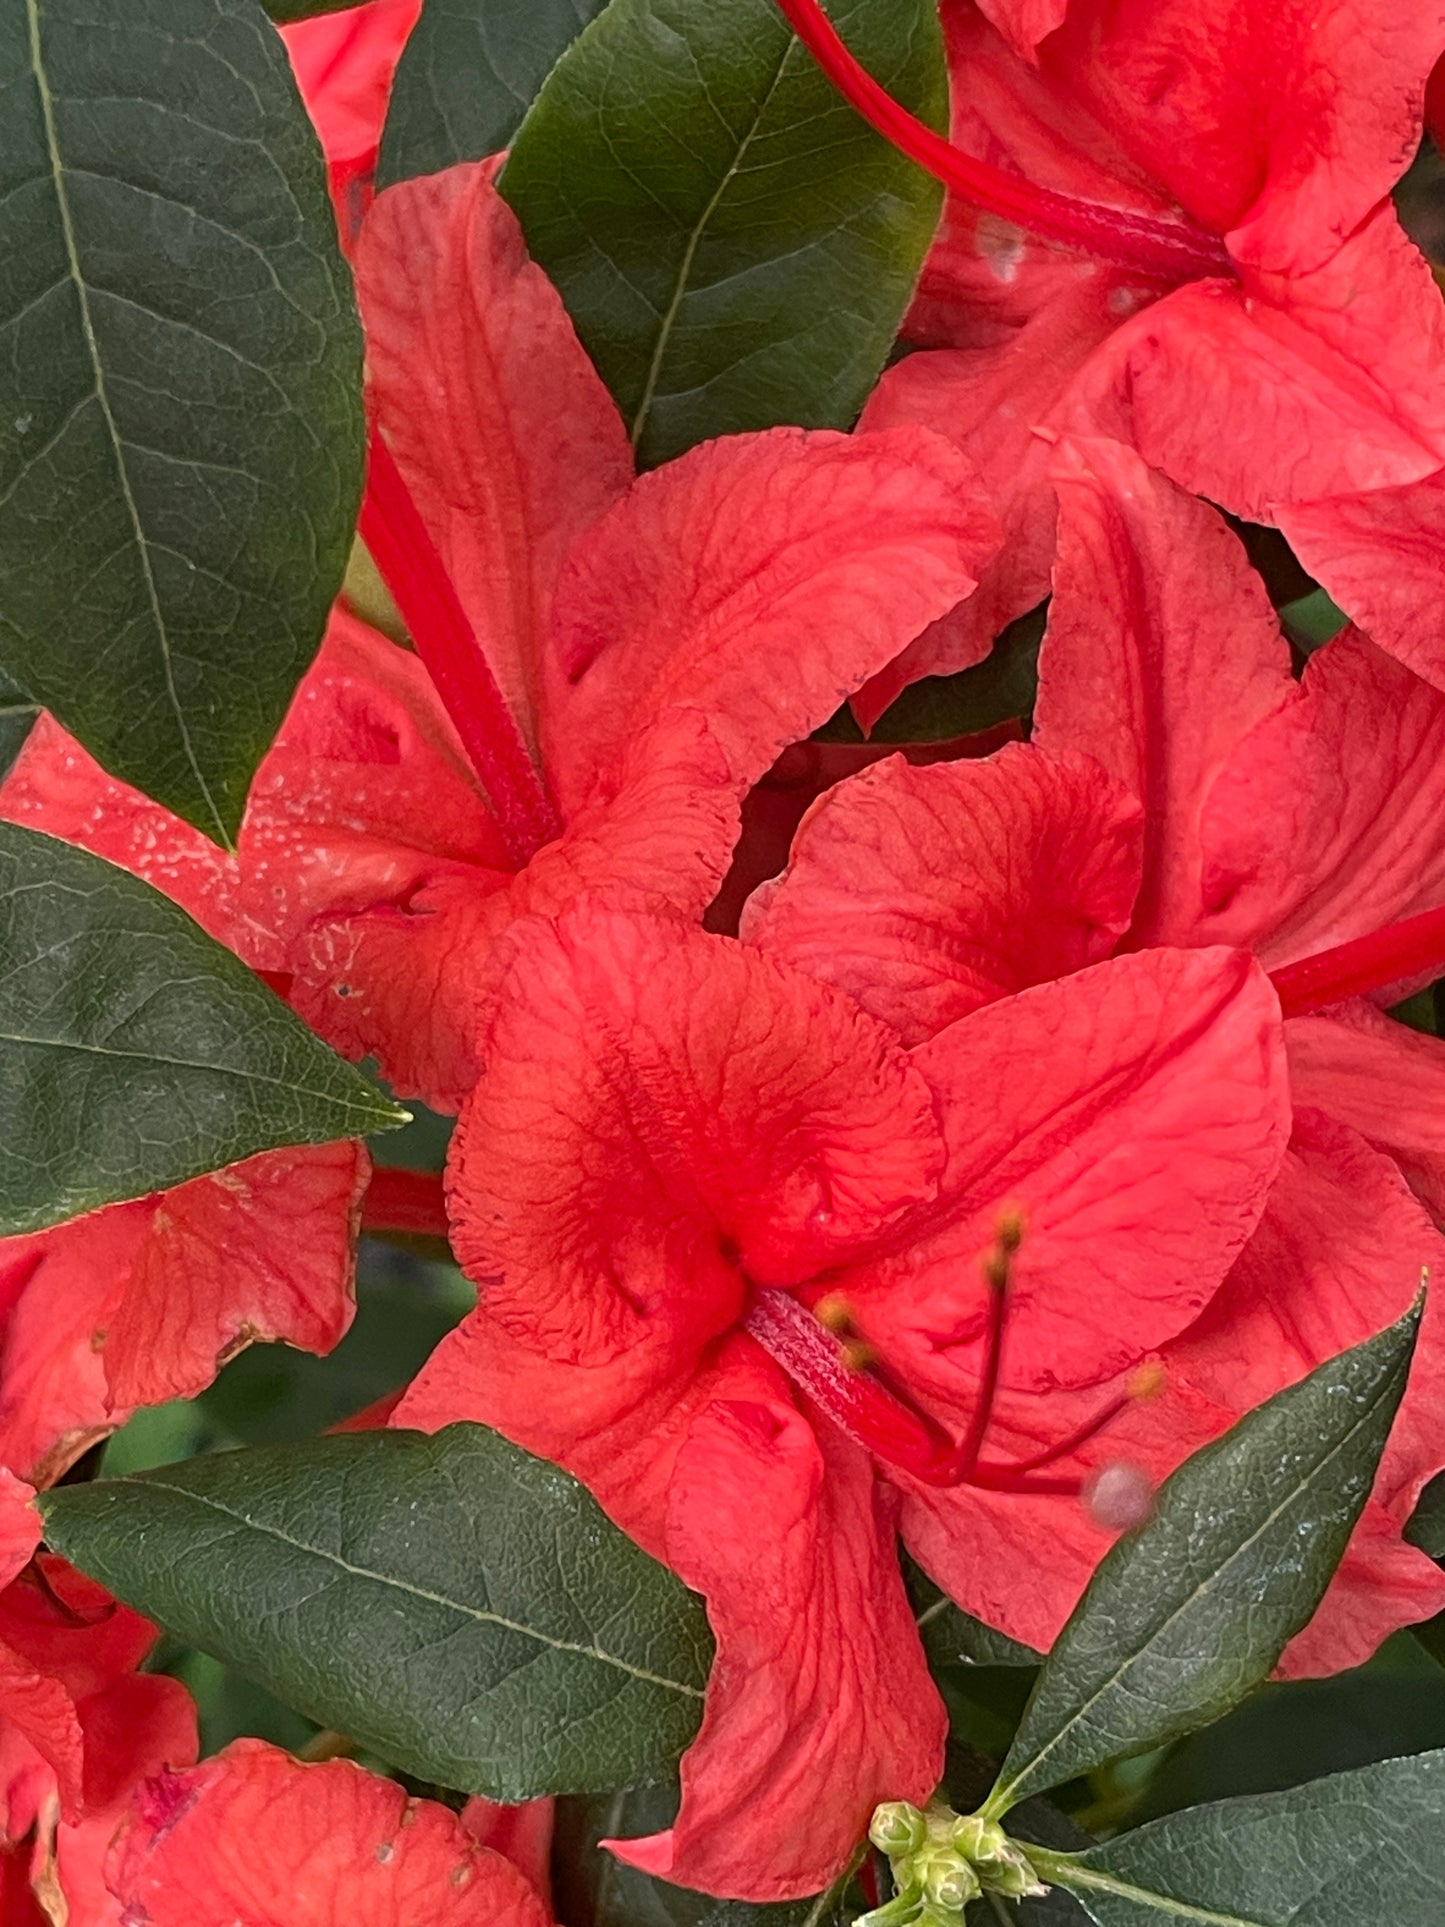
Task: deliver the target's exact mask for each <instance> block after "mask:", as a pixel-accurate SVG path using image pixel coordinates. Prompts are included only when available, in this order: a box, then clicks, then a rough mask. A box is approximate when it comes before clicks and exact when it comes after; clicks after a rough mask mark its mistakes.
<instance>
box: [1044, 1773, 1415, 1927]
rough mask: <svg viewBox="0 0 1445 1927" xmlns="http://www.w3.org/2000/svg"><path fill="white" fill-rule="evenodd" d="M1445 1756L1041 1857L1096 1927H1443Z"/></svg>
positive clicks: (1210, 1809)
mask: <svg viewBox="0 0 1445 1927" xmlns="http://www.w3.org/2000/svg"><path fill="white" fill-rule="evenodd" d="M1442 1814H1445V1752H1441V1753H1422V1754H1418V1755H1416V1757H1415V1758H1413V1759H1408V1760H1386V1761H1384V1762H1383V1763H1382V1764H1381V1765H1379V1766H1367V1767H1362V1768H1360V1770H1359V1771H1358V1772H1355V1773H1338V1774H1335V1775H1334V1776H1333V1777H1332V1778H1330V1779H1327V1780H1314V1781H1312V1782H1311V1783H1310V1784H1309V1785H1308V1786H1302V1787H1293V1788H1291V1789H1290V1790H1289V1791H1288V1792H1286V1793H1270V1794H1264V1795H1262V1796H1257V1797H1255V1798H1253V1799H1243V1800H1221V1801H1220V1802H1219V1803H1218V1804H1217V1805H1215V1806H1207V1807H1191V1808H1190V1809H1189V1810H1188V1811H1187V1812H1185V1813H1175V1814H1171V1815H1170V1816H1169V1817H1168V1818H1167V1819H1165V1820H1155V1821H1153V1822H1152V1823H1151V1824H1150V1825H1149V1826H1147V1827H1140V1828H1138V1829H1137V1830H1136V1831H1135V1832H1132V1833H1122V1834H1120V1835H1119V1836H1118V1837H1117V1838H1116V1839H1114V1840H1110V1841H1109V1842H1108V1843H1107V1844H1106V1845H1104V1846H1102V1847H1091V1848H1090V1849H1089V1851H1088V1852H1087V1853H1084V1854H1081V1855H1080V1856H1079V1857H1078V1858H1077V1859H1073V1858H1069V1857H1065V1856H1062V1855H1061V1856H1058V1857H1057V1858H1056V1857H1054V1856H1046V1857H1045V1861H1044V1864H1043V1865H1041V1867H1040V1871H1041V1872H1042V1874H1043V1876H1044V1878H1045V1879H1046V1880H1059V1881H1062V1882H1065V1883H1066V1884H1067V1885H1069V1886H1070V1887H1072V1888H1073V1890H1074V1891H1075V1892H1076V1893H1077V1894H1078V1895H1079V1896H1080V1897H1081V1899H1083V1901H1084V1903H1085V1905H1086V1906H1087V1907H1088V1910H1089V1912H1090V1913H1091V1914H1092V1915H1093V1917H1094V1919H1095V1920H1096V1921H1097V1922H1098V1923H1099V1927H1191V1924H1192V1923H1198V1927H1344V1923H1346V1922H1348V1923H1351V1924H1352V1927H1354V1924H1355V1923H1358V1924H1359V1927H1366V1924H1368V1927H1439V1923H1440V1922H1441V1921H1442V1920H1445V1825H1442V1824H1441V1816H1442Z"/></svg>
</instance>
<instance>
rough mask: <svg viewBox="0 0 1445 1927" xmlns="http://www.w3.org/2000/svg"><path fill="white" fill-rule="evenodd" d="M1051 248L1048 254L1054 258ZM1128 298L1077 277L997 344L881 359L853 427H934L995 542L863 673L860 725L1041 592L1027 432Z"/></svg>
mask: <svg viewBox="0 0 1445 1927" xmlns="http://www.w3.org/2000/svg"><path fill="white" fill-rule="evenodd" d="M1055 258H1057V257H1055ZM1121 304H1123V305H1122V312H1123V313H1131V312H1132V311H1133V306H1134V302H1133V298H1132V296H1131V295H1130V293H1129V290H1128V289H1127V288H1126V287H1125V286H1124V285H1123V283H1122V282H1121V281H1120V280H1119V279H1118V278H1117V277H1111V276H1104V275H1091V276H1089V277H1087V278H1086V279H1085V280H1084V281H1083V282H1079V281H1078V279H1077V277H1074V278H1072V279H1071V280H1070V282H1069V284H1068V285H1067V286H1066V287H1065V288H1064V289H1063V290H1062V291H1061V292H1060V293H1059V294H1058V295H1057V296H1056V297H1055V298H1054V299H1052V300H1050V301H1049V302H1048V303H1047V304H1046V305H1045V306H1043V307H1042V308H1041V309H1040V310H1039V311H1038V312H1037V313H1035V314H1033V315H1031V316H1030V317H1029V319H1028V320H1027V321H1026V322H1025V323H1024V324H1023V326H1021V327H1019V328H1017V329H1013V330H1010V331H1009V332H1008V333H1007V334H1006V335H1005V337H1004V339H1003V340H1002V341H1000V342H997V343H995V342H993V341H988V342H983V343H980V344H978V345H977V346H973V347H968V348H961V349H958V350H954V351H948V350H940V351H939V352H938V353H936V354H914V355H908V356H907V357H905V359H904V360H902V361H901V362H899V363H898V364H897V366H896V367H893V368H890V369H888V371H887V372H886V373H885V374H884V376H883V378H882V380H881V381H880V382H879V384H878V386H877V388H876V389H875V390H874V392H873V395H872V398H871V399H870V401H869V403H868V406H867V408H866V409H865V410H864V414H863V420H862V423H861V427H862V428H863V429H864V430H865V431H871V430H874V429H879V428H893V427H898V426H900V425H903V424H906V423H910V422H912V423H918V424H921V425H923V426H925V427H929V428H934V429H937V430H938V431H939V432H940V433H941V434H944V435H946V436H947V437H948V439H949V440H950V441H951V442H953V443H954V445H955V446H956V447H957V448H959V449H960V450H961V451H962V452H963V454H965V455H966V456H967V457H968V459H969V461H970V462H972V463H973V464H974V466H975V468H976V469H977V470H978V476H979V487H980V491H981V499H982V500H983V501H984V502H986V503H987V505H988V507H989V508H990V509H991V510H992V512H993V513H994V514H995V515H996V516H997V517H998V519H999V522H1000V524H1001V526H1002V528H1003V544H1002V547H1001V548H1000V549H999V552H998V555H997V557H996V558H995V559H994V560H993V561H991V562H989V563H988V564H987V565H986V566H985V567H984V568H983V570H982V571H981V573H980V576H979V584H978V588H977V589H976V590H975V592H974V593H973V594H972V595H971V596H969V597H968V598H967V599H966V600H965V601H964V602H961V603H960V604H959V606H958V607H957V608H956V609H954V610H952V611H951V612H950V613H949V614H948V615H947V616H945V617H943V618H942V619H941V620H940V621H939V622H936V623H934V624H933V625H932V626H931V627H930V628H928V629H926V630H924V632H923V634H922V635H921V636H919V637H918V639H917V641H916V642H914V643H912V644H910V646H909V647H908V648H907V649H906V650H905V651H904V652H903V654H902V655H901V656H899V657H898V658H897V659H896V660H895V661H893V662H891V663H890V664H889V665H888V666H887V668H885V669H882V670H880V671H879V673H878V674H877V675H876V676H874V677H873V678H872V679H871V681H870V682H869V683H868V684H867V686H866V687H865V688H864V689H863V690H862V691H861V693H860V694H859V695H858V696H856V697H855V698H854V701H853V711H854V714H855V715H856V716H857V717H858V720H859V722H860V723H862V725H863V726H864V728H868V727H870V726H871V724H872V723H874V722H875V721H876V720H877V718H878V717H879V715H881V714H882V712H883V710H884V709H886V708H887V706H888V704H889V703H890V702H892V700H893V698H894V697H895V696H896V695H897V694H898V692H899V691H900V690H901V689H903V688H905V687H906V686H907V685H908V684H909V683H910V682H913V681H915V680H916V679H917V678H918V677H919V676H940V675H951V674H952V673H953V672H954V671H955V670H959V669H967V668H968V667H969V666H970V664H972V663H975V662H977V661H979V660H980V659H981V658H982V657H983V656H985V655H986V654H987V653H988V650H989V648H990V646H991V644H992V642H993V639H994V637H995V636H997V635H998V634H999V633H1000V632H1001V631H1002V630H1003V629H1004V628H1006V627H1007V625H1008V624H1009V623H1010V622H1012V621H1013V620H1014V618H1015V617H1016V616H1021V615H1023V614H1024V613H1025V612H1026V611H1027V610H1029V609H1032V608H1034V607H1035V606H1036V605H1037V604H1038V603H1040V602H1041V601H1042V600H1043V598H1044V597H1045V596H1046V595H1047V594H1048V591H1049V568H1050V565H1051V563H1052V562H1053V557H1054V493H1053V489H1052V486H1051V485H1050V482H1049V478H1048V468H1049V462H1050V459H1051V457H1052V454H1053V446H1052V437H1049V438H1047V439H1046V438H1045V437H1044V436H1043V435H1040V434H1038V433H1036V432H1035V431H1036V428H1037V427H1038V425H1039V424H1041V423H1043V422H1046V421H1047V420H1048V418H1049V416H1050V415H1052V414H1053V412H1054V410H1055V408H1056V407H1057V406H1058V404H1059V402H1060V400H1061V398H1062V396H1063V395H1064V394H1065V392H1066V391H1067V389H1068V386H1069V384H1070V383H1071V382H1072V380H1073V379H1074V376H1075V375H1076V374H1077V373H1078V371H1079V368H1080V367H1081V365H1082V364H1083V363H1084V362H1085V361H1086V360H1087V358H1088V356H1089V355H1090V354H1091V353H1092V352H1093V350H1094V349H1095V348H1096V347H1098V345H1099V344H1100V343H1101V342H1102V341H1103V340H1104V339H1105V338H1106V337H1107V336H1108V335H1109V334H1110V333H1112V331H1113V330H1114V329H1115V328H1116V327H1117V326H1118V323H1119V319H1120V312H1121Z"/></svg>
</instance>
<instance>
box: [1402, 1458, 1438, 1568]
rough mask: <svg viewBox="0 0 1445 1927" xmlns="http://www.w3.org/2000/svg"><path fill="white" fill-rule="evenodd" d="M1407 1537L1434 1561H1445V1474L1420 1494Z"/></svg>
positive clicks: (1406, 1528)
mask: <svg viewBox="0 0 1445 1927" xmlns="http://www.w3.org/2000/svg"><path fill="white" fill-rule="evenodd" d="M1405 1537H1406V1538H1407V1539H1408V1540H1409V1542H1410V1544H1411V1545H1412V1546H1418V1547H1419V1548H1420V1550H1421V1552H1428V1553H1429V1555H1430V1557H1431V1558H1432V1559H1440V1560H1445V1472H1441V1473H1439V1474H1437V1476H1436V1477H1435V1478H1433V1479H1432V1480H1431V1481H1430V1483H1429V1485H1427V1486H1426V1488H1425V1490H1424V1491H1423V1492H1422V1493H1421V1494H1420V1499H1419V1503H1418V1504H1417V1505H1416V1507H1415V1510H1414V1512H1413V1513H1411V1515H1410V1523H1409V1524H1408V1525H1407V1526H1406V1527H1405Z"/></svg>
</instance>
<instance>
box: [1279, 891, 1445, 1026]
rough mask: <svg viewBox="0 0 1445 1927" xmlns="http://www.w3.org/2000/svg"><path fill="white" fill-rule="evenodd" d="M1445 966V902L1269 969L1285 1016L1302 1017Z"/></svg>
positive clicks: (1439, 969) (1437, 970) (1436, 970)
mask: <svg viewBox="0 0 1445 1927" xmlns="http://www.w3.org/2000/svg"><path fill="white" fill-rule="evenodd" d="M1442 970H1445V906H1442V907H1441V908H1440V909H1438V910H1426V911H1424V912H1423V913H1422V914H1421V915H1420V916H1418V917H1406V918H1405V920H1404V922H1403V923H1392V924H1388V925H1387V926H1386V927H1385V929H1383V930H1372V931H1371V932H1370V934H1369V936H1368V937H1356V938H1354V939H1353V941H1352V942H1350V943H1340V944H1336V945H1335V946H1334V948H1333V949H1331V950H1321V951H1319V952H1318V953H1317V955H1315V956H1313V957H1305V958H1303V959H1302V960H1301V961H1300V962H1299V963H1292V964H1286V965H1285V966H1284V968H1283V969H1282V970H1272V971H1271V972H1270V982H1271V983H1272V984H1273V985H1274V987H1275V989H1276V990H1277V991H1278V993H1279V1002H1280V1008H1281V1010H1282V1011H1283V1012H1284V1014H1285V1016H1286V1017H1305V1016H1308V1014H1309V1013H1310V1012H1311V1011H1312V1010H1324V1009H1325V1008H1326V1007H1327V1006H1328V1005H1330V1004H1338V1003H1341V1002H1343V1000H1344V999H1345V998H1346V997H1363V996H1367V995H1368V994H1369V993H1370V992H1371V991H1374V990H1383V989H1385V987H1386V986H1387V985H1388V984H1396V983H1399V982H1400V981H1401V979H1402V978H1406V977H1416V976H1419V975H1420V974H1421V973H1422V972H1423V971H1430V972H1432V973H1435V974H1438V973H1439V972H1441V971H1442Z"/></svg>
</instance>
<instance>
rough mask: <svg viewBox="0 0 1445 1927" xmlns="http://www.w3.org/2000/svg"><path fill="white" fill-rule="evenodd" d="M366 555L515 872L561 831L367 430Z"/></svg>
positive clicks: (395, 479) (451, 592) (380, 447)
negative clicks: (467, 760)
mask: <svg viewBox="0 0 1445 1927" xmlns="http://www.w3.org/2000/svg"><path fill="white" fill-rule="evenodd" d="M361 539H362V541H363V542H365V544H366V546H367V548H368V549H370V551H371V555H372V559H373V561H374V562H375V563H376V566H377V568H378V569H379V570H380V571H381V574H382V577H383V579H384V581H385V583H386V586H387V588H388V589H390V591H391V593H392V595H393V596H394V597H395V599H396V606H397V608H398V609H400V611H401V614H402V619H403V621H404V622H405V623H406V626H407V628H408V629H409V630H410V631H411V639H412V641H413V642H414V643H415V644H416V653H417V654H418V655H419V656H420V657H421V659H422V661H423V663H424V664H425V665H426V669H427V673H428V674H429V675H430V677H431V679H432V681H433V682H434V683H435V685H436V690H437V694H438V695H439V696H440V697H441V699H442V701H443V703H444V704H445V705H446V709H447V714H448V715H449V716H450V717H451V719H452V721H453V722H454V723H455V724H456V728H457V734H458V735H459V736H460V737H461V739H462V745H463V747H464V748H465V750H466V752H467V755H468V756H469V757H470V758H471V762H472V767H473V769H475V771H476V772H477V776H478V779H479V780H480V782H481V785H482V788H483V789H484V790H485V791H486V795H487V801H488V802H489V803H490V805H491V808H492V813H493V815H494V816H495V817H496V820H497V827H498V829H499V830H500V831H501V833H502V840H503V842H504V843H505V844H506V846H507V852H508V854H509V856H510V857H511V859H512V861H513V862H514V863H515V864H516V865H517V867H518V869H521V868H522V867H523V866H524V865H525V864H526V863H527V862H528V861H529V860H530V859H531V858H532V857H534V856H535V855H536V854H537V852H538V850H540V849H541V847H542V845H543V844H544V843H550V842H552V841H553V839H554V838H555V837H556V836H557V835H558V833H559V830H560V827H561V826H560V825H559V823H558V821H557V816H556V812H555V811H554V810H553V808H552V804H551V801H550V799H549V798H548V795H547V792H546V790H545V789H544V788H543V786H542V779H541V777H540V776H539V775H538V773H537V770H536V766H535V765H534V764H533V762H532V759H531V757H530V756H529V755H528V754H527V746H526V744H525V743H524V742H523V740H522V732H521V731H520V730H519V729H518V728H517V725H516V722H515V721H514V719H513V716H512V712H511V711H510V710H509V709H508V707H507V705H506V702H505V700H504V698H503V696H502V692H501V690H500V689H499V688H498V686H497V679H496V677H495V676H494V675H493V674H492V671H491V666H490V665H489V663H488V662H487V659H486V656H485V655H484V654H483V652H482V648H481V645H480V644H479V643H478V641H477V638H476V635H475V634H474V632H473V630H472V625H471V623H470V622H469V621H468V620H467V615H466V611H465V610H464V609H463V608H462V605H461V600H460V598H459V597H458V595H457V592H456V589H455V587H454V586H453V583H452V579H451V577H450V576H449V575H448V574H447V569H446V564H445V563H444V562H443V561H442V559H441V556H440V555H439V554H438V553H437V548H436V544H435V543H434V542H433V541H432V539H431V536H430V534H429V533H428V532H427V527H426V524H425V523H424V522H423V521H422V519H421V512H420V510H419V509H418V508H417V505H416V503H415V502H414V501H413V499H412V494H411V490H410V489H409V488H408V487H407V485H406V480H405V478H404V476H403V475H402V472H401V470H400V469H399V468H398V467H397V465H396V459H395V457H394V456H393V455H392V452H391V450H390V449H389V448H388V447H387V445H386V443H385V441H384V440H383V439H382V436H381V433H380V431H379V430H377V429H373V431H372V436H371V455H370V461H369V463H368V465H367V476H366V494H365V496H364V497H363V498H362V504H361Z"/></svg>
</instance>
